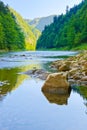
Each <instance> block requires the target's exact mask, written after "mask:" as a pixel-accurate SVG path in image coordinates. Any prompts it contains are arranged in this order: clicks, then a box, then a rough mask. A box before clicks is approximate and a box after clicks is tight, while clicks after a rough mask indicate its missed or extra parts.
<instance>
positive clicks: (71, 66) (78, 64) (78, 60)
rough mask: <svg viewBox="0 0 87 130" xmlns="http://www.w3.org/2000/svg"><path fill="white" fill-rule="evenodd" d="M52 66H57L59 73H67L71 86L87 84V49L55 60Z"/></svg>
mask: <svg viewBox="0 0 87 130" xmlns="http://www.w3.org/2000/svg"><path fill="white" fill-rule="evenodd" d="M51 67H55V68H57V70H58V73H60V72H62V73H66V74H67V81H68V82H69V84H70V86H74V85H75V86H76V85H78V86H87V51H84V52H81V53H80V54H78V55H76V56H73V57H70V58H68V59H65V60H60V61H55V62H53V63H52V65H51Z"/></svg>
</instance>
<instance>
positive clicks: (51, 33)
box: [37, 0, 87, 50]
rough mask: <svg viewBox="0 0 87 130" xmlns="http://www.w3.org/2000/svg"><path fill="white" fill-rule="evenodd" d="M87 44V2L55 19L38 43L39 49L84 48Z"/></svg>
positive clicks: (86, 0) (85, 0)
mask: <svg viewBox="0 0 87 130" xmlns="http://www.w3.org/2000/svg"><path fill="white" fill-rule="evenodd" d="M86 43H87V0H84V1H82V2H81V3H80V4H79V5H77V6H74V7H73V8H71V9H70V10H68V11H66V14H65V15H63V14H61V15H59V16H58V17H57V16H55V17H54V21H53V23H52V24H51V25H49V26H46V27H45V29H44V30H43V32H42V35H41V36H40V38H39V39H38V41H37V49H39V48H40V49H41V48H44V49H51V48H58V49H60V48H68V50H70V49H73V48H79V49H81V47H82V48H84V46H85V45H86Z"/></svg>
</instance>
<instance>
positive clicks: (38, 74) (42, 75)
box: [24, 69, 50, 80]
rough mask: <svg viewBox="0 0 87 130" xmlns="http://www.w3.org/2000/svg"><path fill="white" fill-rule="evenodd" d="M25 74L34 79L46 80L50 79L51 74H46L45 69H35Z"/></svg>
mask: <svg viewBox="0 0 87 130" xmlns="http://www.w3.org/2000/svg"><path fill="white" fill-rule="evenodd" d="M24 74H27V75H30V76H32V77H34V78H39V79H42V80H46V78H47V77H48V75H49V74H50V72H46V71H45V70H43V69H33V70H29V71H26V72H24Z"/></svg>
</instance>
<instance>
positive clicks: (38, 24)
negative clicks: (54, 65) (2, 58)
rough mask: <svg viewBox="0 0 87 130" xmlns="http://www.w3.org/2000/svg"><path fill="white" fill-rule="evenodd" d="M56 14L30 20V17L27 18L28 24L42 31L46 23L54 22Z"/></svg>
mask: <svg viewBox="0 0 87 130" xmlns="http://www.w3.org/2000/svg"><path fill="white" fill-rule="evenodd" d="M54 16H55V15H50V16H47V17H42V18H35V19H33V20H29V19H25V20H26V22H27V23H28V24H30V25H32V26H33V27H35V28H37V29H38V30H40V31H41V32H42V31H43V30H44V27H45V26H46V25H50V24H51V23H52V22H53V18H54Z"/></svg>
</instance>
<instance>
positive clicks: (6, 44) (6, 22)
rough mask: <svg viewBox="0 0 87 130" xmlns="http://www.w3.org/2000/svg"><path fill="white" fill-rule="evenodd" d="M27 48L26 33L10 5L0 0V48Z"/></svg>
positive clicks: (6, 49) (7, 49)
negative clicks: (17, 21)
mask: <svg viewBox="0 0 87 130" xmlns="http://www.w3.org/2000/svg"><path fill="white" fill-rule="evenodd" d="M20 49H25V44H24V33H23V32H22V30H21V28H20V26H19V25H18V24H17V23H16V19H15V17H14V15H13V14H12V13H11V12H10V10H9V8H8V6H7V5H6V6H5V5H4V3H3V2H2V1H0V50H5V51H10V50H20Z"/></svg>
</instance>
